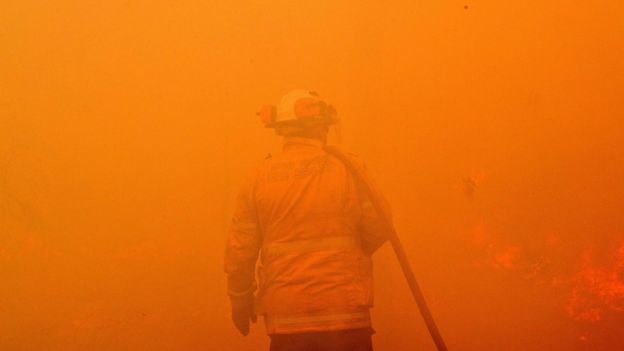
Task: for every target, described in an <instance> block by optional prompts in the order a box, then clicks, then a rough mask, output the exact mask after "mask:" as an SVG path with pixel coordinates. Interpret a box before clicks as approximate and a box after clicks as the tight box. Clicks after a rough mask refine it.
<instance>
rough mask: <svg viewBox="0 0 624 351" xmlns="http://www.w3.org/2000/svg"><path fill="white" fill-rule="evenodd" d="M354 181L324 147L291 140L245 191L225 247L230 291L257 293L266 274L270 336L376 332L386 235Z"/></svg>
mask: <svg viewBox="0 0 624 351" xmlns="http://www.w3.org/2000/svg"><path fill="white" fill-rule="evenodd" d="M353 157H354V158H355V156H353ZM356 161H357V162H359V163H360V164H361V162H360V161H359V160H357V159H356ZM362 169H364V168H363V165H362ZM353 179H354V178H353V176H352V175H351V174H350V173H349V171H348V170H347V169H346V168H345V166H344V165H343V164H342V163H341V162H340V161H339V160H338V159H336V158H334V157H333V156H331V155H329V154H327V153H325V151H323V148H322V143H321V142H320V141H317V140H313V139H307V138H295V137H287V138H285V144H284V150H283V152H282V153H281V154H279V155H276V156H275V157H272V158H269V159H267V160H266V161H265V162H264V163H262V164H261V165H260V166H259V167H258V168H257V169H256V170H255V172H254V173H253V174H252V175H251V176H250V177H249V178H248V180H247V181H246V183H245V184H244V186H243V187H242V189H241V191H240V193H239V197H238V200H237V204H236V209H235V213H234V218H233V220H232V225H231V228H230V233H229V238H228V243H227V250H226V258H225V271H226V273H227V274H228V289H229V293H230V296H231V297H232V298H233V299H234V298H236V297H237V296H243V295H245V294H248V293H250V292H252V291H253V290H254V289H255V288H256V276H257V278H258V291H257V294H256V309H257V311H256V312H257V313H258V314H262V315H264V316H265V323H266V326H267V332H268V333H269V334H276V333H300V332H308V331H329V330H341V329H352V328H364V327H368V326H370V316H369V313H368V309H369V308H370V307H371V306H372V303H373V280H372V261H371V258H370V255H371V254H372V252H373V251H374V250H375V249H377V248H378V247H379V246H380V245H381V244H382V243H383V242H384V241H385V240H386V239H387V235H386V233H384V232H383V230H382V228H383V227H382V223H381V221H380V220H379V217H378V216H377V214H376V213H375V211H374V209H373V208H372V206H370V203H368V202H367V199H366V197H365V196H363V195H362V194H361V192H360V191H359V190H358V187H357V186H356V184H355V183H354V180H353ZM259 254H260V263H259V264H258V265H257V270H255V269H256V260H257V258H258V255H259Z"/></svg>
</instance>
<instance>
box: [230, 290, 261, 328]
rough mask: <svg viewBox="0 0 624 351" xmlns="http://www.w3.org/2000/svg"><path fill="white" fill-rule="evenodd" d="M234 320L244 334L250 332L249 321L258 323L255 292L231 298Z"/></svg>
mask: <svg viewBox="0 0 624 351" xmlns="http://www.w3.org/2000/svg"><path fill="white" fill-rule="evenodd" d="M231 302H232V321H233V322H234V326H236V329H238V331H239V332H240V333H241V334H242V335H243V336H246V335H247V334H249V321H252V322H253V323H256V321H257V317H256V314H255V312H254V296H253V294H249V295H246V296H244V297H236V298H232V299H231Z"/></svg>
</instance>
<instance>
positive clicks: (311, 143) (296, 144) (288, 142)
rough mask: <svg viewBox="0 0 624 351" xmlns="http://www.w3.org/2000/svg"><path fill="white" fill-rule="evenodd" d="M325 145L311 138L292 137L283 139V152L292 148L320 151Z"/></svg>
mask: <svg viewBox="0 0 624 351" xmlns="http://www.w3.org/2000/svg"><path fill="white" fill-rule="evenodd" d="M324 145H325V144H324V143H323V142H322V141H320V140H318V139H312V138H302V137H293V136H288V137H284V147H283V149H284V150H287V149H292V148H300V147H303V148H313V149H321V148H323V146H324Z"/></svg>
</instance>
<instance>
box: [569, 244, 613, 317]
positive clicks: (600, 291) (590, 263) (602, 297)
mask: <svg viewBox="0 0 624 351" xmlns="http://www.w3.org/2000/svg"><path fill="white" fill-rule="evenodd" d="M611 256H612V258H611V259H609V260H608V262H606V263H605V264H602V265H599V264H597V263H595V259H594V256H593V255H592V254H591V252H590V251H586V252H585V253H584V254H583V260H582V261H583V263H582V269H581V270H580V271H579V272H578V273H576V274H575V276H574V277H573V278H572V281H573V288H572V291H571V294H570V298H569V300H568V304H567V306H566V310H567V312H568V314H569V315H570V317H572V318H573V319H575V320H579V321H588V322H597V321H600V320H602V319H603V318H604V315H605V314H606V313H621V312H624V243H622V244H620V246H619V247H618V248H617V249H616V250H615V253H614V254H613V255H611Z"/></svg>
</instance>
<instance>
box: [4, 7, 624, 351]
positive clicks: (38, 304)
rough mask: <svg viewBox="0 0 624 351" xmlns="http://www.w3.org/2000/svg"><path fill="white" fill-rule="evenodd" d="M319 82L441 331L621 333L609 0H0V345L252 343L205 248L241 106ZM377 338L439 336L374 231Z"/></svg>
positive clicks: (565, 342) (554, 335)
mask: <svg viewBox="0 0 624 351" xmlns="http://www.w3.org/2000/svg"><path fill="white" fill-rule="evenodd" d="M298 87H301V88H308V89H312V90H315V91H318V92H319V93H320V95H321V96H322V97H324V98H326V99H327V100H328V101H330V102H331V103H333V104H334V105H335V106H336V107H337V109H338V115H339V117H340V118H341V120H342V136H343V145H344V147H345V148H346V149H348V150H351V151H353V152H354V153H356V154H359V155H360V156H362V157H363V158H364V159H365V160H366V161H367V164H368V167H369V168H370V169H371V172H372V173H373V175H374V176H375V178H376V179H377V182H378V183H379V184H380V187H381V188H382V189H383V190H384V193H385V195H386V197H387V198H388V200H389V201H390V203H391V205H392V208H393V212H394V218H395V222H396V227H397V230H398V232H399V235H400V236H401V238H402V240H403V242H404V245H405V247H406V249H407V251H408V254H409V256H410V259H411V261H412V266H413V268H414V270H415V273H416V276H417V277H418V278H419V281H420V283H421V285H422V287H423V290H424V293H425V296H426V297H427V299H428V302H429V303H430V307H431V310H432V312H433V314H434V316H435V318H436V320H437V322H438V325H439V328H440V330H441V332H442V334H443V336H444V337H445V339H446V342H447V345H448V346H449V349H450V350H464V351H470V350H512V351H513V350H536V351H539V350H549V351H558V350H562V351H563V350H566V351H567V350H605V351H607V350H608V351H612V350H620V349H624V338H623V337H622V333H621V331H622V328H623V327H624V219H623V217H622V211H623V210H624V182H623V179H624V125H623V123H622V121H623V120H624V105H623V104H622V96H624V4H622V3H620V2H618V1H614V0H598V1H592V2H562V1H545V2H544V1H535V0H530V1H520V2H509V1H492V0H479V1H463V2H460V1H453V0H452V1H442V2H440V1H429V2H418V1H395V2H385V3H383V4H382V3H367V2H361V1H360V2H357V1H322V0H321V1H314V2H293V1H268V2H267V1H227V2H226V1H221V2H214V1H213V2H205V1H193V0H191V1H141V0H137V1H120V0H110V1H104V2H94V1H77V0H74V1H72V0H59V1H38V0H22V1H11V0H8V1H4V2H2V4H0V278H1V279H2V282H1V283H0V350H7V351H21V350H51V351H54V350H93V351H102V350H148V349H149V350H183V349H184V350H204V349H205V350H226V349H227V350H236V351H245V350H263V349H268V346H267V345H268V339H267V337H266V335H265V334H264V327H263V326H262V325H261V324H259V325H256V326H255V327H254V328H253V330H252V333H251V335H250V336H248V337H246V338H242V337H241V336H240V335H238V334H237V331H236V330H235V329H234V327H233V326H232V323H231V322H230V320H229V310H228V309H229V305H228V302H227V297H226V291H225V275H224V273H223V268H222V266H223V264H222V261H223V253H224V245H225V236H226V232H227V228H228V225H229V220H230V216H231V213H232V209H233V203H234V199H235V196H236V193H237V191H238V187H239V185H240V184H241V183H242V181H243V179H244V177H245V176H246V174H247V173H248V172H249V171H250V170H251V169H253V167H254V166H255V165H256V164H257V163H258V162H260V161H261V160H262V159H263V158H264V157H265V156H266V154H267V153H275V152H279V150H280V144H281V141H280V139H279V138H278V137H276V136H275V135H273V134H272V133H271V131H270V130H265V129H263V128H262V126H261V123H260V121H259V120H258V119H257V118H256V116H255V112H256V111H257V110H258V109H259V107H260V106H261V105H262V104H264V103H275V102H277V101H278V99H279V97H280V96H281V95H282V94H284V93H286V92H287V91H289V90H291V89H293V88H298ZM375 265H376V268H375V274H376V279H377V281H376V306H375V308H374V309H373V323H374V328H375V330H376V331H377V333H376V334H375V336H374V338H373V339H374V343H375V347H376V349H378V350H412V349H414V350H434V345H433V343H432V342H431V340H430V339H429V336H428V334H427V331H426V328H425V326H424V324H423V323H422V320H421V317H420V315H419V313H418V311H417V309H416V306H415V304H414V302H413V301H412V299H411V296H410V295H409V290H408V288H407V285H406V284H405V283H404V281H403V277H402V275H401V272H400V269H399V266H398V264H397V263H396V260H395V258H394V257H393V253H392V250H391V248H390V247H389V245H386V246H384V247H383V248H382V249H381V250H380V251H379V252H378V253H377V254H376V256H375Z"/></svg>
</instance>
